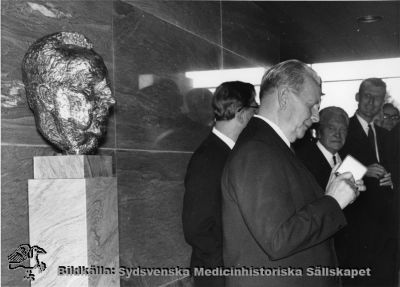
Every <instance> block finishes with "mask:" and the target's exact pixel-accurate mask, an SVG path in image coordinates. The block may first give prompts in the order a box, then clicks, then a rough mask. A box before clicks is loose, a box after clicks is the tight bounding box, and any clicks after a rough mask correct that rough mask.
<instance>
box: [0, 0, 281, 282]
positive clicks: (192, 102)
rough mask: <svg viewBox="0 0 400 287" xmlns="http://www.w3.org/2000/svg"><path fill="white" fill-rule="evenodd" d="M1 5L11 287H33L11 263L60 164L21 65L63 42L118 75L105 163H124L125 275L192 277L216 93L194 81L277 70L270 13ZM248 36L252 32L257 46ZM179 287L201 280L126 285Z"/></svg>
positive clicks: (10, 1) (178, 5)
mask: <svg viewBox="0 0 400 287" xmlns="http://www.w3.org/2000/svg"><path fill="white" fill-rule="evenodd" d="M1 5H2V7H1V8H2V50H1V53H2V106H1V108H2V182H1V192H2V194H1V196H2V219H3V224H2V234H3V237H2V245H1V248H2V258H1V261H2V277H1V281H2V282H1V283H2V285H3V286H28V283H27V282H26V281H22V277H23V275H22V276H21V273H20V272H19V271H14V272H12V271H10V270H8V268H7V254H9V253H10V252H11V251H13V250H14V249H15V248H16V246H15V245H16V244H22V243H25V242H27V241H29V235H28V214H27V198H28V197H27V180H28V179H29V178H33V175H32V158H33V156H36V155H53V154H54V150H53V149H52V148H51V147H50V146H49V145H48V144H47V143H46V142H45V141H44V140H43V139H42V138H41V136H40V135H39V133H38V132H37V131H36V127H35V124H34V120H33V116H32V113H31V111H30V110H29V107H28V105H27V103H26V100H24V98H25V94H24V87H23V84H22V82H21V72H20V65H21V60H22V57H23V54H24V53H25V51H26V49H27V48H28V46H29V44H30V43H32V42H33V41H34V40H35V39H37V38H39V37H40V36H43V35H47V34H50V33H53V32H57V31H76V32H79V33H82V34H84V35H86V36H87V37H88V38H89V39H90V40H91V41H92V42H94V45H95V47H96V51H97V52H98V53H99V54H100V55H101V56H102V57H103V58H104V60H105V63H106V66H107V68H108V70H109V72H110V75H111V76H112V77H111V85H112V88H113V89H114V94H115V97H116V98H117V105H116V106H115V108H114V113H113V116H112V118H111V119H110V121H109V123H108V127H107V130H108V132H107V137H106V141H105V143H104V144H103V145H102V146H101V148H100V149H99V153H100V154H107V155H113V157H114V169H115V174H116V176H117V178H118V204H119V221H120V222H119V226H120V262H121V265H124V266H130V267H135V266H139V265H140V266H147V267H170V266H173V267H175V266H182V267H186V266H188V265H189V256H190V248H189V247H188V245H186V243H185V241H184V239H183V234H182V231H181V230H182V227H181V210H182V197H183V192H184V189H183V178H184V175H185V171H186V165H187V162H188V160H189V158H190V155H191V152H192V151H193V149H194V148H195V147H196V146H197V145H199V144H200V142H201V140H202V139H203V137H204V136H205V135H206V134H207V133H208V132H209V129H210V126H209V122H210V120H209V119H210V114H209V113H208V111H207V106H209V99H210V94H209V93H208V92H207V91H205V90H193V91H192V89H193V88H194V87H193V84H192V81H191V79H189V78H187V77H186V76H185V73H186V72H187V71H199V70H218V69H227V68H243V67H260V66H268V65H269V64H272V63H275V62H277V61H278V58H279V39H278V38H277V37H275V36H274V35H273V34H272V33H270V32H267V30H268V25H267V24H266V23H265V22H263V19H262V17H259V16H260V15H261V14H260V10H259V9H258V8H257V6H255V5H254V4H253V3H251V2H247V4H245V3H244V2H243V3H239V4H230V3H226V2H219V1H188V2H186V1H185V2H182V1H141V0H140V1H139V0H135V1H110V0H104V1H101V0H100V1H95V2H93V1H89V0H82V1H47V2H45V1H37V0H31V1H23V0H21V1H14V0H3V1H2V2H1ZM243 9H246V11H247V12H246V13H245V14H244V13H242V12H243V11H244V10H243ZM221 11H222V14H223V15H222V14H221ZM222 16H223V17H222ZM255 17H258V19H259V20H258V21H254V19H255ZM221 22H222V24H221ZM249 25H252V26H253V27H252V28H251V29H248V27H249ZM266 29H267V30H266ZM224 30H225V31H226V33H225V32H224ZM238 30H245V32H246V33H245V35H246V36H245V38H243V37H242V36H240V35H244V34H243V33H240V34H238V33H235V31H238ZM221 43H227V44H229V45H228V46H221ZM256 43H263V44H262V45H261V46H259V45H258V44H256ZM260 47H261V48H260ZM211 121H212V119H211ZM43 248H44V249H46V247H45V246H43ZM22 273H23V271H22ZM167 283H170V284H169V286H186V285H187V284H189V283H190V280H189V279H182V278H180V277H179V276H175V277H174V276H171V277H156V276H143V277H131V278H126V277H122V278H121V286H161V285H165V284H167Z"/></svg>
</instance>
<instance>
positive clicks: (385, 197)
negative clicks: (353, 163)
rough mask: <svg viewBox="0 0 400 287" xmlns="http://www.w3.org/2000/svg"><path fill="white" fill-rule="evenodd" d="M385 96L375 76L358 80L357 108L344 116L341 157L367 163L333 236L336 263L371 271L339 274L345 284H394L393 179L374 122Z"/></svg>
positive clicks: (380, 133) (384, 136)
mask: <svg viewBox="0 0 400 287" xmlns="http://www.w3.org/2000/svg"><path fill="white" fill-rule="evenodd" d="M385 95H386V84H385V82H384V81H382V80H381V79H379V78H369V79H366V80H364V81H362V83H361V85H360V88H359V91H358V93H357V94H356V100H357V102H358V109H357V111H356V113H355V115H354V116H353V117H352V118H350V123H349V129H348V135H347V139H346V143H345V145H344V146H343V149H342V150H341V154H342V155H343V156H345V155H347V154H350V155H352V156H353V157H355V158H356V159H357V160H359V161H360V162H361V163H362V164H364V165H365V166H367V168H368V171H367V173H366V175H365V176H364V181H365V185H366V191H365V192H363V193H362V194H361V196H360V198H359V199H358V200H357V202H356V203H355V204H354V205H352V206H351V207H350V208H348V209H346V211H345V214H346V219H347V220H348V222H349V224H348V226H346V228H344V229H343V231H342V232H341V233H340V234H339V236H337V237H336V238H335V240H336V247H337V252H338V259H339V264H340V265H341V266H343V267H352V268H357V267H358V268H362V267H369V268H371V276H368V277H356V278H343V283H344V285H345V286H394V284H395V283H394V282H395V277H396V276H397V274H396V271H395V265H396V264H395V260H396V259H395V255H396V245H397V242H395V241H396V239H395V236H396V235H395V233H396V226H395V215H394V213H393V211H394V208H395V207H394V206H393V204H394V203H395V202H394V200H393V198H394V193H393V189H392V186H393V183H392V180H391V174H390V173H389V165H388V154H387V152H388V150H387V149H386V148H385V146H386V141H387V138H388V132H387V131H386V130H385V129H383V128H381V127H378V126H376V125H375V124H374V122H373V120H374V118H375V116H376V115H377V114H378V113H379V112H380V110H381V108H382V105H383V102H384V99H385Z"/></svg>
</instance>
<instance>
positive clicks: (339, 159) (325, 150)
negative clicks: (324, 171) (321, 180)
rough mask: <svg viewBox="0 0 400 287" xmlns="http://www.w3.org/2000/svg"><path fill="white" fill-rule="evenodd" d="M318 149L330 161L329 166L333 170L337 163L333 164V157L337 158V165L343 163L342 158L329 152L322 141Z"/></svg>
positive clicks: (318, 143)
mask: <svg viewBox="0 0 400 287" xmlns="http://www.w3.org/2000/svg"><path fill="white" fill-rule="evenodd" d="M317 147H318V148H319V150H320V151H321V152H322V154H323V155H324V157H325V158H326V160H327V161H328V163H329V165H330V166H331V167H332V168H333V167H334V166H335V163H334V162H333V156H335V158H336V163H341V162H342V159H341V158H340V156H339V154H338V153H335V154H332V153H331V152H330V151H329V150H327V149H326V147H324V145H323V144H322V143H321V142H320V141H318V142H317Z"/></svg>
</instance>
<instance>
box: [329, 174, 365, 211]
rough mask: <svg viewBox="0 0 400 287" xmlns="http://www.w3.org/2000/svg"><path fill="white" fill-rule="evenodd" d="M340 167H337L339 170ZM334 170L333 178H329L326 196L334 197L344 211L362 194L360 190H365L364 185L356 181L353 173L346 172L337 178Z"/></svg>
mask: <svg viewBox="0 0 400 287" xmlns="http://www.w3.org/2000/svg"><path fill="white" fill-rule="evenodd" d="M337 167H338V166H336V168H337ZM335 170H336V169H335V168H334V169H333V171H332V173H331V177H330V178H329V181H328V185H327V186H326V192H325V194H326V195H329V196H332V197H333V198H334V199H335V200H336V201H337V202H338V203H339V205H340V208H341V209H344V208H345V207H346V206H347V205H349V204H351V203H353V201H355V200H356V198H357V196H358V195H359V194H360V192H359V189H360V190H365V186H364V183H363V182H362V180H361V181H357V184H356V182H355V181H354V178H353V175H352V174H351V172H345V173H342V174H341V175H338V176H335V174H334V171H335Z"/></svg>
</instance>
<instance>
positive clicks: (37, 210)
mask: <svg viewBox="0 0 400 287" xmlns="http://www.w3.org/2000/svg"><path fill="white" fill-rule="evenodd" d="M34 178H35V179H32V180H29V183H28V194H29V197H28V199H29V237H30V244H31V246H33V245H37V246H39V247H41V248H43V249H44V250H45V251H46V254H40V255H39V260H40V261H43V262H44V263H46V265H47V267H46V269H45V270H44V271H43V272H38V269H34V270H33V273H34V274H35V280H33V281H32V282H31V286H32V287H38V286H40V287H42V286H74V287H75V286H90V287H91V286H110V287H111V286H119V282H120V281H119V275H118V267H119V247H118V197H117V179H116V178H115V177H113V176H112V158H111V156H84V155H74V156H49V157H35V158H34ZM34 265H35V262H34V261H33V260H31V266H34ZM63 267H65V268H63ZM90 267H94V269H93V268H92V269H86V268H90ZM87 271H89V272H92V273H94V274H89V275H88V274H86V272H87ZM107 271H110V272H107ZM112 271H114V273H115V274H102V273H113V272H112ZM61 273H64V275H61ZM66 273H70V274H66ZM71 273H74V275H72V274H71ZM77 273H78V274H77ZM79 273H80V274H79ZM99 273H100V274H99Z"/></svg>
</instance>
